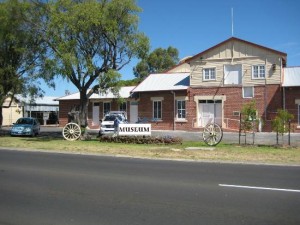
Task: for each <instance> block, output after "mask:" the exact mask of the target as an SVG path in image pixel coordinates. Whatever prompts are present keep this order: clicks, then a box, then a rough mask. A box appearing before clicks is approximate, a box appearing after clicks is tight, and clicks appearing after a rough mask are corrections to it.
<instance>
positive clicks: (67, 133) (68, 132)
mask: <svg viewBox="0 0 300 225" xmlns="http://www.w3.org/2000/svg"><path fill="white" fill-rule="evenodd" d="M62 134H63V136H64V138H65V139H66V140H68V141H75V140H77V139H78V138H79V137H80V136H81V129H80V126H79V125H78V124H76V123H68V124H66V126H65V127H64V129H63V131H62Z"/></svg>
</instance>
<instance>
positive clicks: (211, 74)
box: [203, 68, 216, 81]
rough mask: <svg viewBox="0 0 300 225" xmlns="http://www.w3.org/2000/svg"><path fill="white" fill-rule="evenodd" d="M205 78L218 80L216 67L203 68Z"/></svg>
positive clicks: (205, 79)
mask: <svg viewBox="0 0 300 225" xmlns="http://www.w3.org/2000/svg"><path fill="white" fill-rule="evenodd" d="M203 80H204V81H207V80H216V68H204V69H203Z"/></svg>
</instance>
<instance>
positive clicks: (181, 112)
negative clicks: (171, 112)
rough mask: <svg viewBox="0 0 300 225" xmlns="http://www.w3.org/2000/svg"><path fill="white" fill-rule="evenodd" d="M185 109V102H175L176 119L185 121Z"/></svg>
mask: <svg viewBox="0 0 300 225" xmlns="http://www.w3.org/2000/svg"><path fill="white" fill-rule="evenodd" d="M185 115H186V108H185V100H177V119H179V120H180V119H181V120H182V119H185Z"/></svg>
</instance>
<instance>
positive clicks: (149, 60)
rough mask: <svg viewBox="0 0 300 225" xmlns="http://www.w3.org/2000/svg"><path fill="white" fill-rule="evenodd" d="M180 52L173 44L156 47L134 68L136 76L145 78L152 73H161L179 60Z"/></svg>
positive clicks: (141, 78)
mask: <svg viewBox="0 0 300 225" xmlns="http://www.w3.org/2000/svg"><path fill="white" fill-rule="evenodd" d="M178 54H179V52H178V50H177V48H174V47H172V46H169V47H168V48H166V49H163V48H156V49H154V50H153V51H152V52H151V53H150V54H149V55H147V56H146V57H144V58H143V59H142V60H141V61H140V62H138V64H137V65H136V67H134V68H133V72H134V75H135V77H136V78H138V79H140V80H143V79H144V78H145V77H147V76H148V75H149V74H150V73H161V72H164V71H166V70H168V69H170V68H172V67H173V66H175V65H176V64H177V63H178V62H179V58H178Z"/></svg>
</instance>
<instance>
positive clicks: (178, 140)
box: [99, 135, 182, 145]
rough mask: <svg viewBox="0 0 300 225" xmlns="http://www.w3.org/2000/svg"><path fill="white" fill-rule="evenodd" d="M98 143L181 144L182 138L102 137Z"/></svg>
mask: <svg viewBox="0 0 300 225" xmlns="http://www.w3.org/2000/svg"><path fill="white" fill-rule="evenodd" d="M99 140H100V142H109V143H112V142H114V143H126V144H165V145H169V144H182V138H180V137H172V136H163V137H161V136H158V137H152V136H145V137H143V136H108V135H104V136H101V137H100V138H99Z"/></svg>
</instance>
